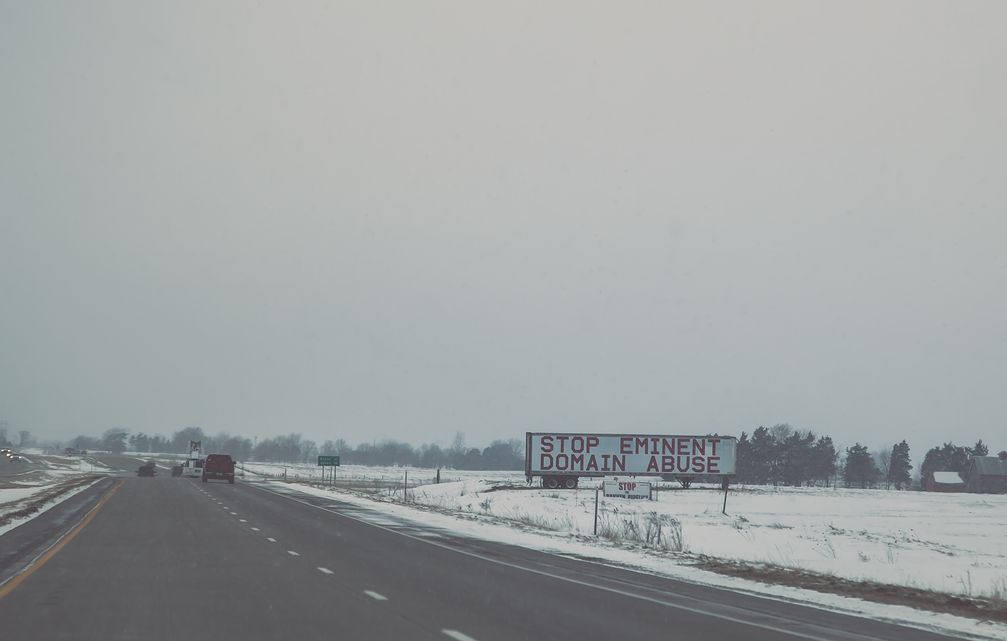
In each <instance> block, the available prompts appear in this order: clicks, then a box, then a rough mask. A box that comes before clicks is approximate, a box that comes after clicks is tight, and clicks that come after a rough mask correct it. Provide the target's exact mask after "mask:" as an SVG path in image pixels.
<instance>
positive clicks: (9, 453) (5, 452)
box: [0, 447, 13, 458]
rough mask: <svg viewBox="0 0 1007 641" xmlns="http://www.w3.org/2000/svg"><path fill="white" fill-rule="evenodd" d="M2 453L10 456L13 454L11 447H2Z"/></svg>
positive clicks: (0, 452) (0, 453)
mask: <svg viewBox="0 0 1007 641" xmlns="http://www.w3.org/2000/svg"><path fill="white" fill-rule="evenodd" d="M0 455H3V456H6V457H8V458H10V457H11V456H12V455H13V452H11V449H10V448H9V447H4V448H0Z"/></svg>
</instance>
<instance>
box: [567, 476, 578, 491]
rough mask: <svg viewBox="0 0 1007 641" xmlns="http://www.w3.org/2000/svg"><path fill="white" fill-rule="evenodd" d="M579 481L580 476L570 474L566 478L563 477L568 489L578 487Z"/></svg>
mask: <svg viewBox="0 0 1007 641" xmlns="http://www.w3.org/2000/svg"><path fill="white" fill-rule="evenodd" d="M577 481H578V478H577V477H576V476H568V477H566V478H565V479H563V487H565V488H566V489H568V490H574V489H577Z"/></svg>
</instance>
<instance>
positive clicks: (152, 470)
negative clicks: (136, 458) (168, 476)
mask: <svg viewBox="0 0 1007 641" xmlns="http://www.w3.org/2000/svg"><path fill="white" fill-rule="evenodd" d="M155 474H157V466H156V465H155V464H154V461H147V462H146V463H144V464H143V465H141V466H140V467H138V468H136V475H137V476H154V475H155Z"/></svg>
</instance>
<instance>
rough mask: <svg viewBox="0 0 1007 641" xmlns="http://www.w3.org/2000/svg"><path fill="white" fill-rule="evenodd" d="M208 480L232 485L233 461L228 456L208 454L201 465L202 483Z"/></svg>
mask: <svg viewBox="0 0 1007 641" xmlns="http://www.w3.org/2000/svg"><path fill="white" fill-rule="evenodd" d="M209 479H219V480H221V481H224V480H226V481H227V482H228V483H234V459H232V458H231V455H230V454H210V455H208V456H207V457H206V462H205V463H204V464H203V483H206V482H207V481H208V480H209Z"/></svg>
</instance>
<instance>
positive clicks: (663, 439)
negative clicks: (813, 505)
mask: <svg viewBox="0 0 1007 641" xmlns="http://www.w3.org/2000/svg"><path fill="white" fill-rule="evenodd" d="M736 444H737V440H736V439H735V438H734V437H733V436H710V435H706V436H695V435H667V436H666V435H653V434H571V433H558V432H528V433H526V434H525V476H526V477H527V478H528V480H529V481H530V480H531V478H532V477H535V476H539V477H542V483H543V485H545V486H546V487H560V486H562V487H567V488H574V487H577V479H578V477H581V476H616V475H627V476H628V475H633V476H662V477H665V478H677V477H693V476H733V475H734V464H735V445H736Z"/></svg>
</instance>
